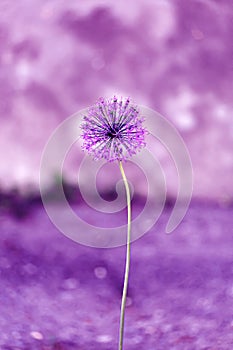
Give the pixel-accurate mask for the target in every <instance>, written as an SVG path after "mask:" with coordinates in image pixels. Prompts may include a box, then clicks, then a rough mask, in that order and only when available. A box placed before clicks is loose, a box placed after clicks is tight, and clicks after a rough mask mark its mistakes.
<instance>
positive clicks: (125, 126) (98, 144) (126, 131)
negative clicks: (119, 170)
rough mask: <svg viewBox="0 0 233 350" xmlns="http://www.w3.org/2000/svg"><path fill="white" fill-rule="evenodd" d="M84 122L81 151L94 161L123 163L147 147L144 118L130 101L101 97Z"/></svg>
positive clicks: (90, 109)
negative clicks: (103, 160) (90, 156)
mask: <svg viewBox="0 0 233 350" xmlns="http://www.w3.org/2000/svg"><path fill="white" fill-rule="evenodd" d="M83 120H84V122H83V124H82V125H81V129H82V138H83V146H82V148H83V150H85V151H87V152H88V153H89V154H90V155H92V156H93V157H94V159H95V160H99V159H102V158H103V159H105V160H107V161H115V160H117V161H122V160H124V159H127V158H129V157H131V156H133V155H134V154H136V153H137V152H138V151H139V150H140V149H141V148H143V147H145V145H146V143H145V134H146V129H145V128H144V127H143V119H142V118H141V117H140V115H139V110H138V108H137V107H136V106H135V105H133V104H132V103H131V102H130V99H129V98H128V99H126V100H125V101H124V100H122V99H120V100H119V99H117V98H116V97H114V98H111V99H104V98H100V99H99V100H98V101H97V102H96V104H95V105H94V106H92V107H90V108H89V110H88V113H87V115H85V116H84V118H83Z"/></svg>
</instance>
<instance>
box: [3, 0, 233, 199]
mask: <svg viewBox="0 0 233 350" xmlns="http://www.w3.org/2000/svg"><path fill="white" fill-rule="evenodd" d="M230 8H231V4H230V1H209V0H203V1H192V0H191V1H184V0H183V1H181V0H180V1H178V0H177V1H173V2H171V1H169V2H168V1H165V0H164V1H162V0H161V1H154V2H151V1H144V0H143V1H141V0H140V1H136V2H135V1H129V2H127V6H126V5H125V2H124V1H123V0H120V1H117V2H116V1H85V2H83V1H68V2H66V1H64V0H63V1H62V0H56V1H39V0H34V1H33V2H30V1H27V0H21V1H19V2H16V3H14V5H12V4H11V2H7V1H2V2H1V4H0V52H1V56H0V79H1V84H0V94H1V99H0V116H1V137H0V158H1V164H0V184H1V186H2V187H4V189H9V188H12V187H14V186H18V187H20V188H23V189H24V190H28V189H30V188H31V187H36V188H38V175H39V164H40V158H41V153H42V150H43V148H44V146H45V144H46V141H47V139H48V137H49V136H50V134H51V133H52V132H53V130H54V128H55V127H56V126H57V125H58V124H59V123H60V121H62V120H64V119H66V118H67V117H68V116H70V115H72V114H73V113H75V112H76V111H78V110H80V109H82V108H84V107H86V106H89V105H91V104H93V103H94V102H95V101H96V99H98V97H99V96H107V97H111V96H112V95H113V94H114V93H117V94H120V95H122V96H131V97H132V98H133V99H134V100H135V101H136V102H137V103H138V104H142V105H147V106H148V107H151V108H153V109H155V110H157V111H158V112H159V113H161V114H162V115H163V116H165V117H166V118H168V119H169V120H170V121H171V122H172V123H173V124H174V125H175V126H176V127H177V128H178V130H179V131H180V133H181V135H182V137H183V138H184V140H185V142H186V144H187V147H188V149H189V152H190V155H191V158H192V162H193V168H194V195H195V196H196V197H201V198H203V197H208V198H214V199H217V200H219V201H225V200H228V199H230V198H232V193H233V191H232V190H233V186H232V171H233V160H232V145H233V122H232V116H231V107H232V86H231V84H232V37H231V33H232V24H231V23H232V22H231V21H230V13H231V11H230ZM155 151H157V152H158V153H157V154H158V158H159V160H160V161H161V164H162V166H163V168H164V171H165V173H166V175H167V181H168V183H169V185H168V190H169V192H170V194H171V195H173V194H175V193H176V185H177V179H176V172H175V169H173V167H174V166H172V162H171V160H170V159H169V156H168V154H167V153H166V152H164V150H163V149H159V146H158V149H156V150H155ZM79 156H80V155H79V153H78V150H77V154H76V157H77V159H78V158H79ZM76 171H77V169H76V168H75V163H74V166H73V167H72V170H70V168H69V169H68V173H67V177H68V178H70V180H72V181H73V180H74V174H76ZM52 175H54V174H49V175H48V176H52Z"/></svg>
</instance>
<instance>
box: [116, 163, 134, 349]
mask: <svg viewBox="0 0 233 350" xmlns="http://www.w3.org/2000/svg"><path fill="white" fill-rule="evenodd" d="M119 167H120V171H121V175H122V178H123V181H124V185H125V192H126V200H127V210H128V223H127V249H126V261H125V277H124V287H123V292H122V299H121V317H120V334H119V347H118V350H122V349H123V337H124V324H125V304H126V297H127V289H128V282H129V267H130V235H131V198H130V189H129V184H128V181H127V178H126V175H125V171H124V168H123V166H122V162H119Z"/></svg>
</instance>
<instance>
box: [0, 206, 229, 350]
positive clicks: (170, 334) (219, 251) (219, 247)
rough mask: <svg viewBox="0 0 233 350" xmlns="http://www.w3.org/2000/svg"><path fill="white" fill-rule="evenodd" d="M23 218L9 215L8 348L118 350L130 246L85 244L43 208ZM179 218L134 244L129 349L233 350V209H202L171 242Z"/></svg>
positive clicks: (5, 249) (1, 317) (2, 245)
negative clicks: (171, 225)
mask: <svg viewBox="0 0 233 350" xmlns="http://www.w3.org/2000/svg"><path fill="white" fill-rule="evenodd" d="M79 209H81V210H82V208H79ZM20 210H21V208H20V207H19V208H18V210H17V208H15V212H14V214H10V215H9V214H7V213H6V211H5V212H4V213H2V214H1V227H2V228H1V239H0V249H1V258H0V273H1V275H0V276H1V286H0V300H1V313H0V328H1V333H0V348H1V349H2V350H3V349H4V350H5V349H6V350H8V349H22V350H26V349H43V350H50V349H54V350H68V349H76V350H78V349H80V350H81V349H100V350H102V349H103V350H104V349H109V350H110V349H116V348H117V339H118V328H119V325H118V323H119V312H120V298H121V289H122V281H123V271H124V259H125V258H124V254H125V247H121V248H115V249H96V248H88V247H83V246H80V245H79V244H77V243H74V242H72V241H71V240H69V239H68V238H65V237H64V236H63V235H61V234H60V233H59V232H58V231H57V230H56V229H55V228H54V226H53V225H52V224H51V222H50V221H49V219H48V217H47V216H46V214H45V212H44V210H43V207H41V206H40V205H36V206H35V207H28V208H27V211H25V212H24V213H23V217H22V213H21V216H20V218H19V215H18V217H17V216H16V214H17V213H20ZM169 212H170V208H169V207H166V209H165V211H164V213H163V215H162V216H161V218H160V220H159V222H158V223H157V225H155V227H154V228H153V229H152V230H151V231H150V232H149V233H148V234H146V235H145V236H144V237H142V238H141V239H139V240H138V241H136V242H135V243H133V245H132V268H131V274H130V286H129V292H128V301H127V309H126V331H125V348H126V349H129V350H131V349H132V350H133V349H141V350H144V349H176V350H178V349H180V350H185V349H187V350H191V349H193V350H194V349H195V350H196V349H198V350H207V349H208V350H228V349H229V350H230V349H231V348H232V347H233V306H232V300H233V252H232V244H233V237H232V225H233V215H232V213H233V207H232V204H231V205H228V206H218V205H213V204H209V203H206V204H204V203H202V204H201V203H193V204H192V205H191V207H190V210H189V212H188V214H187V215H186V217H185V219H184V220H183V222H182V224H181V225H180V227H179V228H178V229H177V230H176V231H174V232H173V233H172V234H171V235H166V234H165V233H164V228H165V223H166V221H167V219H168V215H169ZM95 220H96V224H97V225H98V224H99V222H98V221H99V220H98V216H97V217H96V218H95ZM77 233H78V228H77ZM87 234H88V232H87Z"/></svg>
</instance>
